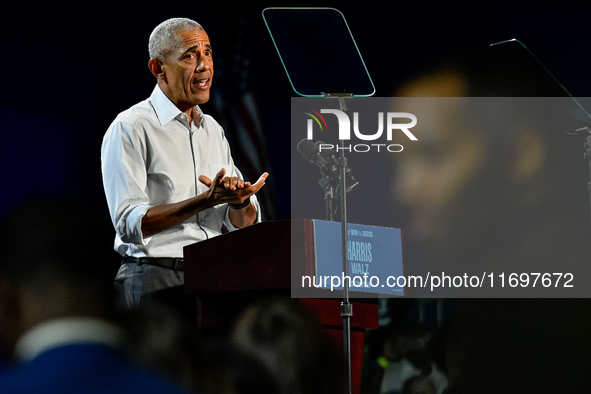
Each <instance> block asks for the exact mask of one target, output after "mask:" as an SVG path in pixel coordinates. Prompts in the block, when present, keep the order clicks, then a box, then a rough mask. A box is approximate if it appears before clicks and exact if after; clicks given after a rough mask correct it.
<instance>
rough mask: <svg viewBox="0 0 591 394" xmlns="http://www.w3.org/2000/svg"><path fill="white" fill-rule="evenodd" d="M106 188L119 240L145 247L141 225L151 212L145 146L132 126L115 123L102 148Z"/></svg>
mask: <svg viewBox="0 0 591 394" xmlns="http://www.w3.org/2000/svg"><path fill="white" fill-rule="evenodd" d="M101 162H102V173H103V186H104V188H105V194H106V198H107V204H108V206H109V212H110V213H111V221H112V222H113V226H114V228H115V232H116V233H117V236H118V237H119V238H120V239H121V241H122V242H124V243H134V244H140V245H146V244H147V243H148V242H149V240H150V238H149V237H146V238H144V237H143V236H142V230H141V223H142V218H143V216H144V215H145V214H146V212H147V211H148V210H149V209H150V208H152V206H151V205H150V204H149V198H148V195H147V194H146V183H147V175H146V146H145V144H144V143H143V142H142V139H141V138H139V136H138V135H137V131H135V130H134V129H133V127H132V125H130V124H127V123H125V122H121V121H118V120H115V122H113V124H111V126H110V127H109V129H108V131H107V133H106V134H105V137H104V139H103V144H102V147H101Z"/></svg>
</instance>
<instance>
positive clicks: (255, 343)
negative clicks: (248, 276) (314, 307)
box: [232, 299, 346, 394]
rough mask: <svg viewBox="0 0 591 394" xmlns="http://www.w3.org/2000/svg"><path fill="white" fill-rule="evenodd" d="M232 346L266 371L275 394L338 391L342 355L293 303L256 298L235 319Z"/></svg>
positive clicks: (341, 386) (342, 373) (341, 381)
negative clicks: (268, 372) (275, 386)
mask: <svg viewBox="0 0 591 394" xmlns="http://www.w3.org/2000/svg"><path fill="white" fill-rule="evenodd" d="M232 343H233V344H234V345H235V346H236V347H237V348H238V349H240V350H241V351H243V352H245V353H246V354H247V355H250V356H251V357H253V358H254V359H256V360H257V361H258V362H260V363H261V364H262V365H263V366H265V368H266V369H267V370H268V371H270V375H271V377H272V378H273V380H274V381H275V383H276V385H277V387H278V391H277V393H280V394H284V393H285V394H287V393H291V394H304V393H305V394H310V393H325V394H326V393H335V394H340V393H342V392H344V390H345V388H346V385H345V382H346V380H345V379H346V373H345V369H344V365H345V364H344V361H343V358H342V355H341V354H340V353H339V352H338V350H337V347H336V344H335V343H333V341H332V340H331V338H330V337H328V335H327V334H326V332H324V330H323V328H322V327H321V326H320V324H319V322H318V320H317V319H316V318H315V317H314V316H313V315H312V314H311V312H310V311H308V310H307V309H304V308H303V307H301V306H300V305H298V304H297V303H294V301H293V300H283V299H268V300H262V301H259V302H257V303H255V304H254V305H252V306H250V307H249V308H247V309H246V310H245V311H244V312H243V314H242V315H241V316H240V317H239V319H238V320H237V323H236V325H235V327H234V330H233V333H232Z"/></svg>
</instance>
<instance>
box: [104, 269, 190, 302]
mask: <svg viewBox="0 0 591 394" xmlns="http://www.w3.org/2000/svg"><path fill="white" fill-rule="evenodd" d="M184 279H185V276H184V272H183V271H175V270H173V269H170V268H164V267H158V266H155V265H149V264H142V265H138V264H136V263H125V264H122V265H121V267H120V268H119V272H117V276H116V277H115V287H116V288H117V289H118V293H119V297H120V298H119V301H120V303H121V304H122V305H124V306H126V307H127V308H129V309H137V308H144V307H149V306H150V305H151V304H154V303H161V302H164V303H168V302H175V301H174V300H173V298H174V297H177V296H178V297H182V296H183V295H184V289H183V283H184ZM177 293H178V294H177Z"/></svg>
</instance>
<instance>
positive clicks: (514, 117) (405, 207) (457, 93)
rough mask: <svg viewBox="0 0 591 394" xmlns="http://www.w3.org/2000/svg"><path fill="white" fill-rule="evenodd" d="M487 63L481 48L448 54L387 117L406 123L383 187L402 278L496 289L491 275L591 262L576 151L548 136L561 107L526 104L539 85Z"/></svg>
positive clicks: (406, 89)
mask: <svg viewBox="0 0 591 394" xmlns="http://www.w3.org/2000/svg"><path fill="white" fill-rule="evenodd" d="M496 60H499V59H497V58H496V57H495V55H494V54H493V53H491V52H489V51H488V48H486V47H484V48H478V49H473V48H470V50H463V51H461V52H458V53H452V54H450V55H448V56H446V57H443V58H441V59H438V60H436V61H433V62H432V63H429V65H428V66H427V67H425V68H423V69H420V70H419V71H417V72H416V74H414V75H413V76H412V77H410V78H408V79H407V80H406V81H405V82H404V83H403V84H401V85H400V86H399V87H398V88H397V90H396V94H395V96H396V97H398V98H400V99H395V100H398V101H396V102H397V104H396V105H397V107H396V109H397V110H400V109H401V108H404V106H405V105H407V106H408V108H406V109H407V110H408V111H409V112H413V111H414V113H415V115H416V116H417V118H418V123H417V126H416V127H415V128H414V129H413V132H415V133H416V135H417V137H418V141H416V142H413V144H407V145H405V149H404V152H402V153H400V154H398V156H397V157H396V159H397V161H396V164H395V166H396V167H395V169H396V178H395V180H394V182H393V189H392V190H393V196H394V199H395V200H396V202H397V203H400V204H402V208H401V211H402V212H403V214H405V215H407V220H408V223H407V225H404V226H402V227H403V228H404V230H405V255H406V257H407V258H406V262H407V266H406V268H408V270H409V272H410V273H422V274H426V273H427V272H428V271H429V270H432V272H438V273H441V272H442V271H444V272H445V273H446V274H447V273H450V274H451V273H454V274H463V273H465V272H468V273H469V274H474V275H478V277H480V276H482V273H483V272H486V273H487V274H491V272H492V273H493V274H494V275H495V279H496V287H499V288H500V286H501V284H500V279H499V278H498V274H501V273H502V272H505V273H506V275H507V279H506V280H508V275H509V274H510V273H517V274H520V273H531V272H540V273H548V272H549V273H550V274H552V273H553V272H563V273H566V272H571V271H570V270H577V269H582V267H584V266H585V265H586V263H587V262H588V261H589V259H590V258H591V254H590V249H589V244H591V242H589V241H590V240H591V232H590V226H589V212H588V210H589V207H588V202H586V201H585V198H586V195H585V190H584V187H583V188H581V187H579V188H578V190H577V189H576V187H577V186H584V185H583V183H582V182H581V183H575V182H573V180H574V179H575V175H576V174H579V172H578V167H576V165H575V164H573V163H574V160H572V159H573V155H575V154H576V155H577V157H581V156H582V153H583V150H582V149H581V150H580V151H573V150H572V146H573V145H572V143H573V142H576V141H575V140H574V139H573V137H572V136H569V135H567V134H566V133H565V132H564V131H563V130H561V128H560V126H561V122H562V119H561V118H560V114H558V111H555V106H554V104H555V103H558V102H559V101H553V100H562V98H561V99H538V98H537V97H544V96H547V95H548V92H549V91H552V89H551V86H550V87H549V86H548V85H547V84H546V82H544V81H538V80H536V79H531V78H528V75H527V73H521V74H519V73H513V74H511V73H509V72H507V69H505V68H503V67H502V66H503V63H501V62H497V61H496ZM512 67H514V66H513V65H512V66H511V67H509V71H514V70H513V68H512ZM517 96H519V97H517ZM569 144H570V145H569ZM569 149H570V150H569ZM579 165H580V166H581V168H582V169H585V168H586V163H585V162H584V160H583V159H581V162H580V163H579ZM579 179H580V180H581V181H584V177H582V178H579ZM579 197H580V198H579ZM582 276H583V275H579V277H577V276H576V274H575V282H574V283H576V284H577V285H581V282H580V280H581V279H582ZM577 279H578V280H579V281H578V282H577ZM563 282H564V281H563ZM487 283H489V282H487ZM485 287H486V286H485ZM505 287H506V288H507V289H506V290H505V291H506V292H507V294H509V292H510V290H511V289H509V286H508V283H507V281H506V282H505ZM579 289H581V287H579ZM409 290H410V291H411V292H412V289H409ZM456 290H458V289H456ZM459 290H461V289H459ZM550 290H552V289H547V290H544V291H548V292H549V291H550ZM452 294H454V293H452ZM569 294H572V295H574V294H578V293H577V287H576V286H575V288H574V290H573V292H572V293H569ZM411 295H412V293H411ZM481 295H482V294H481Z"/></svg>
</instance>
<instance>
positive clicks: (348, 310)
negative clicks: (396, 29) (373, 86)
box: [325, 94, 353, 394]
mask: <svg viewBox="0 0 591 394" xmlns="http://www.w3.org/2000/svg"><path fill="white" fill-rule="evenodd" d="M325 97H326V98H337V99H338V100H339V106H340V110H341V111H343V112H346V111H347V106H346V105H345V98H346V97H349V98H352V97H353V95H352V94H325ZM339 146H340V152H339V170H340V178H341V179H340V184H339V187H340V189H341V235H342V255H343V275H344V277H345V278H346V277H348V276H349V264H348V261H347V176H346V174H347V172H346V171H347V159H346V158H345V149H344V148H345V141H344V140H339ZM341 316H342V317H343V348H344V355H345V363H346V365H345V367H346V369H347V393H348V394H351V393H352V392H353V385H352V379H351V317H352V316H353V305H352V304H351V303H350V302H349V283H348V282H347V281H346V280H344V281H343V302H342V303H341Z"/></svg>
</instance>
